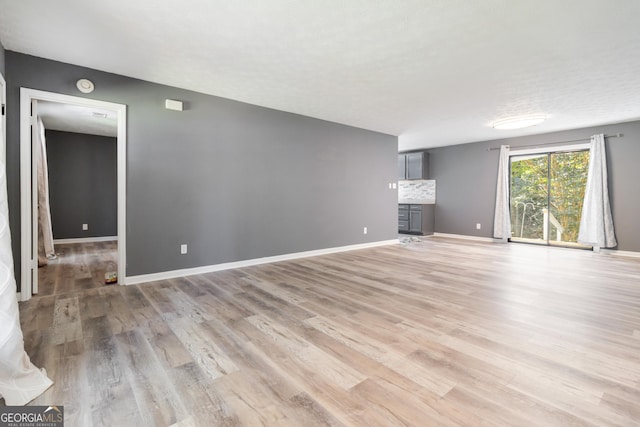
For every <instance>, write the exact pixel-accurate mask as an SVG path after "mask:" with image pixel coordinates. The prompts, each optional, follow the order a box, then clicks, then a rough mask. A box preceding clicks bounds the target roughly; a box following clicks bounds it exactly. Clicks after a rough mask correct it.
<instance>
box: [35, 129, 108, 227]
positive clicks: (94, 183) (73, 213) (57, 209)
mask: <svg viewBox="0 0 640 427" xmlns="http://www.w3.org/2000/svg"><path fill="white" fill-rule="evenodd" d="M45 136H46V141H47V164H48V166H49V194H50V197H49V199H50V205H51V225H52V228H53V237H54V239H70V238H78V237H103V236H116V235H117V234H118V227H117V225H118V221H117V213H118V210H117V207H118V197H117V191H118V187H117V183H118V180H117V167H118V165H117V150H116V149H117V144H116V138H112V137H107V136H98V135H86V134H81V133H72V132H61V131H56V130H47V131H46V133H45ZM82 224H87V225H88V226H89V229H88V230H82Z"/></svg>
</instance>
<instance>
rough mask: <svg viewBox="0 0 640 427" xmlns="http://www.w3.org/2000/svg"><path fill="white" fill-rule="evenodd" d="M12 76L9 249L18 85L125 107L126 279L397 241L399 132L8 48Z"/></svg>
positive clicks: (16, 220) (15, 234)
mask: <svg viewBox="0 0 640 427" xmlns="http://www.w3.org/2000/svg"><path fill="white" fill-rule="evenodd" d="M7 74H8V76H9V86H8V98H9V107H10V111H9V116H8V147H7V148H8V153H7V154H8V159H9V165H10V167H9V168H8V181H9V207H10V210H11V212H10V221H11V222H10V224H11V229H12V240H13V247H14V254H19V252H18V250H19V244H20V235H19V230H20V228H19V224H20V214H19V199H20V197H19V196H20V195H19V170H18V169H19V164H18V160H19V88H20V87H21V86H22V87H28V88H33V89H40V90H45V91H51V92H58V93H63V94H70V95H74V96H86V97H90V98H94V99H100V100H103V101H111V102H116V103H121V104H127V105H128V111H127V115H128V117H127V120H128V130H127V134H128V147H127V173H128V182H127V275H128V276H133V275H139V274H146V273H154V272H160V271H167V270H174V269H181V268H189V267H197V266H204V265H211V264H218V263H223V262H230V261H239V260H246V259H252V258H259V257H267V256H272V255H279V254H286V253H294V252H300V251H308V250H315V249H323V248H330V247H336V246H343V245H351V244H359V243H366V242H375V241H381V240H387V239H393V238H395V237H396V236H397V234H396V232H397V230H396V229H397V192H396V191H393V190H389V189H388V183H390V182H394V181H395V180H396V176H395V175H396V161H397V159H396V156H397V137H394V136H390V135H384V134H381V133H377V132H371V131H367V130H363V129H357V128H354V127H350V126H344V125H340V124H336V123H331V122H327V121H323V120H317V119H313V118H309V117H304V116H300V115H296V114H290V113H285V112H282V111H276V110H271V109H268V108H262V107H257V106H253V105H248V104H244V103H241V102H236V101H231V100H228V99H224V98H218V97H214V96H209V95H204V94H200V93H196V92H191V91H187V90H182V89H178V88H174V87H168V86H163V85H158V84H154V83H149V82H145V81H141V80H136V79H132V78H128V77H124V76H119V75H115V74H109V73H104V72H100V71H96V70H92V69H87V68H82V67H78V66H74V65H70V64H64V63H60V62H55V61H50V60H45V59H42V58H36V57H32V56H28V55H24V54H20V53H16V52H12V51H7ZM80 78H88V79H91V80H92V81H93V82H94V83H95V86H96V90H95V92H93V93H91V94H90V95H83V94H81V93H80V92H79V91H78V90H77V89H76V87H75V82H76V81H77V80H78V79H80ZM167 98H170V99H178V100H182V101H184V102H185V106H186V111H183V112H177V111H168V110H165V109H164V101H165V99H167ZM365 226H366V227H368V234H367V235H364V234H363V227H365ZM182 243H186V244H188V245H189V253H188V254H187V255H180V253H179V246H180V244H182ZM17 271H19V270H17Z"/></svg>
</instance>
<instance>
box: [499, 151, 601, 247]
mask: <svg viewBox="0 0 640 427" xmlns="http://www.w3.org/2000/svg"><path fill="white" fill-rule="evenodd" d="M590 147H591V144H590V143H588V142H585V143H579V144H571V145H551V146H543V147H536V148H523V149H518V148H514V149H513V150H510V151H509V210H511V158H512V157H519V156H526V155H536V154H545V155H547V159H548V161H550V159H551V157H550V156H551V154H554V153H571V152H577V151H589V148H590ZM550 167H551V164H550V163H549V164H548V169H547V190H548V188H549V185H550V183H551V182H550V177H549V174H550V169H549V168H550ZM548 201H549V194H547V209H549V212H551V211H550V209H551V208H550V204H549V202H548ZM512 226H513V224H512ZM545 226H546V227H548V226H549V225H548V223H547V224H546V225H545ZM508 240H509V242H514V243H524V244H533V245H546V246H559V247H564V246H562V245H551V244H550V239H549V237H548V236H547V240H546V242H545V243H538V242H524V241H519V240H512V238H511V237H510V238H509V239H508ZM570 247H571V248H575V249H589V248H591V247H590V246H584V247H580V246H570Z"/></svg>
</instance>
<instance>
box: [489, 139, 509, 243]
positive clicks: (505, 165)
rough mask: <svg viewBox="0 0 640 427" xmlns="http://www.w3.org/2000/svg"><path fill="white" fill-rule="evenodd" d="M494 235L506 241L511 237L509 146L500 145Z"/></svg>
mask: <svg viewBox="0 0 640 427" xmlns="http://www.w3.org/2000/svg"><path fill="white" fill-rule="evenodd" d="M493 237H495V238H496V239H502V240H503V241H504V242H506V241H507V240H508V239H509V238H510V237H511V214H510V212H509V146H508V145H501V146H500V162H499V163H498V184H497V186H496V210H495V214H494V218H493Z"/></svg>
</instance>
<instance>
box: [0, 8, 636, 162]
mask: <svg viewBox="0 0 640 427" xmlns="http://www.w3.org/2000/svg"><path fill="white" fill-rule="evenodd" d="M639 19H640V1H638V0H562V1H558V0H535V1H533V0H530V1H513V0H483V1H469V0H413V1H408V0H376V1H371V0H323V1H311V0H308V1H299V0H268V1H266V0H238V1H221V0H182V1H179V2H178V1H170V0H136V1H131V0H109V1H104V2H94V1H87V0H56V1H43V0H20V1H16V0H0V41H1V42H2V44H3V45H4V47H5V48H6V49H8V50H13V51H17V52H22V53H26V54H29V55H34V56H39V57H43V58H49V59H54V60H58V61H63V62H67V63H71V64H77V65H82V66H86V67H91V68H95V69H98V70H103V71H108V72H112V73H117V74H122V75H125V76H131V77H136V78H139V79H144V80H148V81H152V82H157V83H162V84H166V85H171V86H176V87H180V88H185V89H191V90H195V91H198V92H203V93H207V94H211V95H217V96H221V97H225V98H230V99H235V100H238V101H243V102H247V103H250V104H255V105H261V106H265V107H269V108H274V109H278V110H283V111H289V112H293V113H298V114H303V115H306V116H311V117H316V118H320V119H325V120H330V121H334V122H338V123H344V124H348V125H352V126H357V127H361V128H365V129H371V130H375V131H380V132H384V133H388V134H392V135H398V136H399V146H400V147H399V148H400V149H401V150H403V149H413V148H428V147H436V146H444V145H451V144H459V143H466V142H475V141H484V140H490V139H498V138H506V137H513V136H520V135H530V134H535V133H545V132H551V131H557V130H564V129H574V128H580V127H587V126H592V125H600V124H607V123H616V122H623V121H630V120H636V119H640V25H639V24H638V22H639ZM97 84H99V83H97ZM537 113H542V114H546V115H547V116H548V120H547V121H546V122H544V123H542V124H540V125H537V126H535V127H530V128H526V129H520V130H510V131H504V130H495V129H493V128H492V127H491V123H492V122H493V121H495V120H498V119H501V118H505V117H510V116H519V115H528V114H537Z"/></svg>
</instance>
